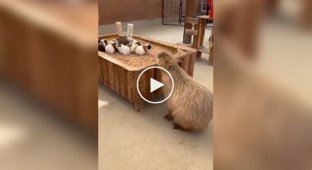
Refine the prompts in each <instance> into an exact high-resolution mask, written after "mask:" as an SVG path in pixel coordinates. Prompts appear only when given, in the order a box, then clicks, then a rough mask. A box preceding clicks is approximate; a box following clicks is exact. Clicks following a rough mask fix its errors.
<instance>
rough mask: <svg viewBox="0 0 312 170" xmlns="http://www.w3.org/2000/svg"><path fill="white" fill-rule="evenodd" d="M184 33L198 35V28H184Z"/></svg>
mask: <svg viewBox="0 0 312 170" xmlns="http://www.w3.org/2000/svg"><path fill="white" fill-rule="evenodd" d="M185 34H186V35H192V36H198V30H192V29H186V30H185Z"/></svg>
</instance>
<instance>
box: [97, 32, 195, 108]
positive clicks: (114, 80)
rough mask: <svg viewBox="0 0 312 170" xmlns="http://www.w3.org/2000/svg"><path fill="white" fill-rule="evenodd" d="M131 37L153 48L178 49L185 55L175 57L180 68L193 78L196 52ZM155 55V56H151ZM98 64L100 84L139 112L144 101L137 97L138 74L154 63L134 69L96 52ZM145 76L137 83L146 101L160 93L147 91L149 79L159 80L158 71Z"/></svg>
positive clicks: (137, 36)
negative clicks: (179, 61)
mask: <svg viewBox="0 0 312 170" xmlns="http://www.w3.org/2000/svg"><path fill="white" fill-rule="evenodd" d="M117 36H118V34H109V35H102V36H99V39H102V38H105V39H113V38H116V37H117ZM133 37H134V38H135V39H137V40H139V41H145V42H148V43H150V44H152V45H153V46H154V47H155V46H157V47H158V48H163V49H166V50H167V51H168V50H169V51H172V52H174V51H176V50H178V49H181V50H183V51H184V52H185V53H184V54H182V55H180V56H177V58H179V59H180V60H181V64H180V66H181V67H182V68H183V69H184V70H185V71H186V72H187V73H188V74H189V75H190V76H193V71H194V64H195V58H196V55H197V53H196V50H195V49H192V48H188V47H184V46H178V45H175V44H169V43H165V42H160V41H156V40H152V39H149V38H146V37H143V36H139V35H133ZM153 55H155V54H153ZM98 57H99V62H100V72H101V73H100V80H99V81H100V82H101V83H103V84H104V85H105V86H106V87H108V88H110V89H111V90H113V91H115V92H116V93H117V94H119V95H120V96H122V97H124V98H126V99H127V100H128V101H130V102H131V103H133V104H134V108H135V110H136V111H140V110H141V109H142V107H143V106H144V101H143V99H141V97H140V96H139V94H138V92H137V90H136V80H137V78H138V76H139V74H140V73H141V72H142V71H143V70H144V69H145V68H148V67H150V66H155V65H156V62H154V63H153V62H152V63H147V64H146V65H144V66H143V67H135V66H132V65H130V64H127V63H125V62H122V61H120V60H118V59H116V57H114V55H108V54H106V53H103V52H98ZM155 57H156V56H155ZM147 75H149V76H143V78H142V81H140V82H139V84H140V86H141V87H143V88H142V89H143V90H142V91H141V93H142V95H143V96H147V98H148V99H153V98H155V97H157V96H158V95H160V94H161V91H158V92H157V91H156V93H150V92H149V91H148V89H149V85H150V84H149V77H154V78H155V79H159V78H160V72H159V70H156V69H154V70H150V71H148V73H147Z"/></svg>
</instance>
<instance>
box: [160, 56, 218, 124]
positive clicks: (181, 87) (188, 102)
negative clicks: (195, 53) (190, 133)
mask: <svg viewBox="0 0 312 170" xmlns="http://www.w3.org/2000/svg"><path fill="white" fill-rule="evenodd" d="M158 65H159V66H160V67H163V68H165V69H166V70H168V71H169V72H170V74H171V75H172V77H173V80H174V83H175V87H174V91H173V94H172V96H171V97H170V98H169V100H168V101H167V106H168V108H169V113H170V112H171V114H172V118H173V121H174V123H175V124H178V125H180V126H181V127H182V128H183V129H184V130H203V129H205V128H207V126H208V124H209V122H210V120H211V119H212V111H213V105H212V104H213V97H212V93H211V92H210V91H209V90H208V89H207V88H206V87H205V86H204V85H202V84H200V83H199V82H196V81H195V80H193V79H192V78H191V77H190V76H189V75H188V74H187V73H186V72H185V71H184V70H183V69H182V68H181V67H179V65H178V63H177V61H176V60H175V59H174V57H173V56H171V55H169V54H167V53H165V52H161V53H160V54H159V55H158ZM162 81H163V82H164V83H165V84H170V83H166V82H170V78H169V76H168V75H167V74H162ZM170 89H171V87H168V86H167V87H165V88H163V92H164V94H165V95H166V96H167V95H168V94H169V92H170Z"/></svg>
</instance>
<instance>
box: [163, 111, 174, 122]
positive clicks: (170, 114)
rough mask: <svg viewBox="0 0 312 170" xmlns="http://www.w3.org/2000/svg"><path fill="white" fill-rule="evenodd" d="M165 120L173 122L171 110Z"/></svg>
mask: <svg viewBox="0 0 312 170" xmlns="http://www.w3.org/2000/svg"><path fill="white" fill-rule="evenodd" d="M164 119H167V120H169V121H172V120H173V117H172V112H171V110H169V111H168V113H167V114H166V115H165V117H164Z"/></svg>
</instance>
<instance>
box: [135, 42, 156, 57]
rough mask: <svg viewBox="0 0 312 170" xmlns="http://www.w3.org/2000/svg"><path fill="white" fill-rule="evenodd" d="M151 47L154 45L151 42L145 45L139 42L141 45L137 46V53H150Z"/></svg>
mask: <svg viewBox="0 0 312 170" xmlns="http://www.w3.org/2000/svg"><path fill="white" fill-rule="evenodd" d="M151 49H152V45H150V44H145V45H144V46H142V45H141V44H139V45H138V46H137V47H136V48H135V53H136V54H137V55H144V54H146V53H148V52H149V51H150V50H151Z"/></svg>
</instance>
